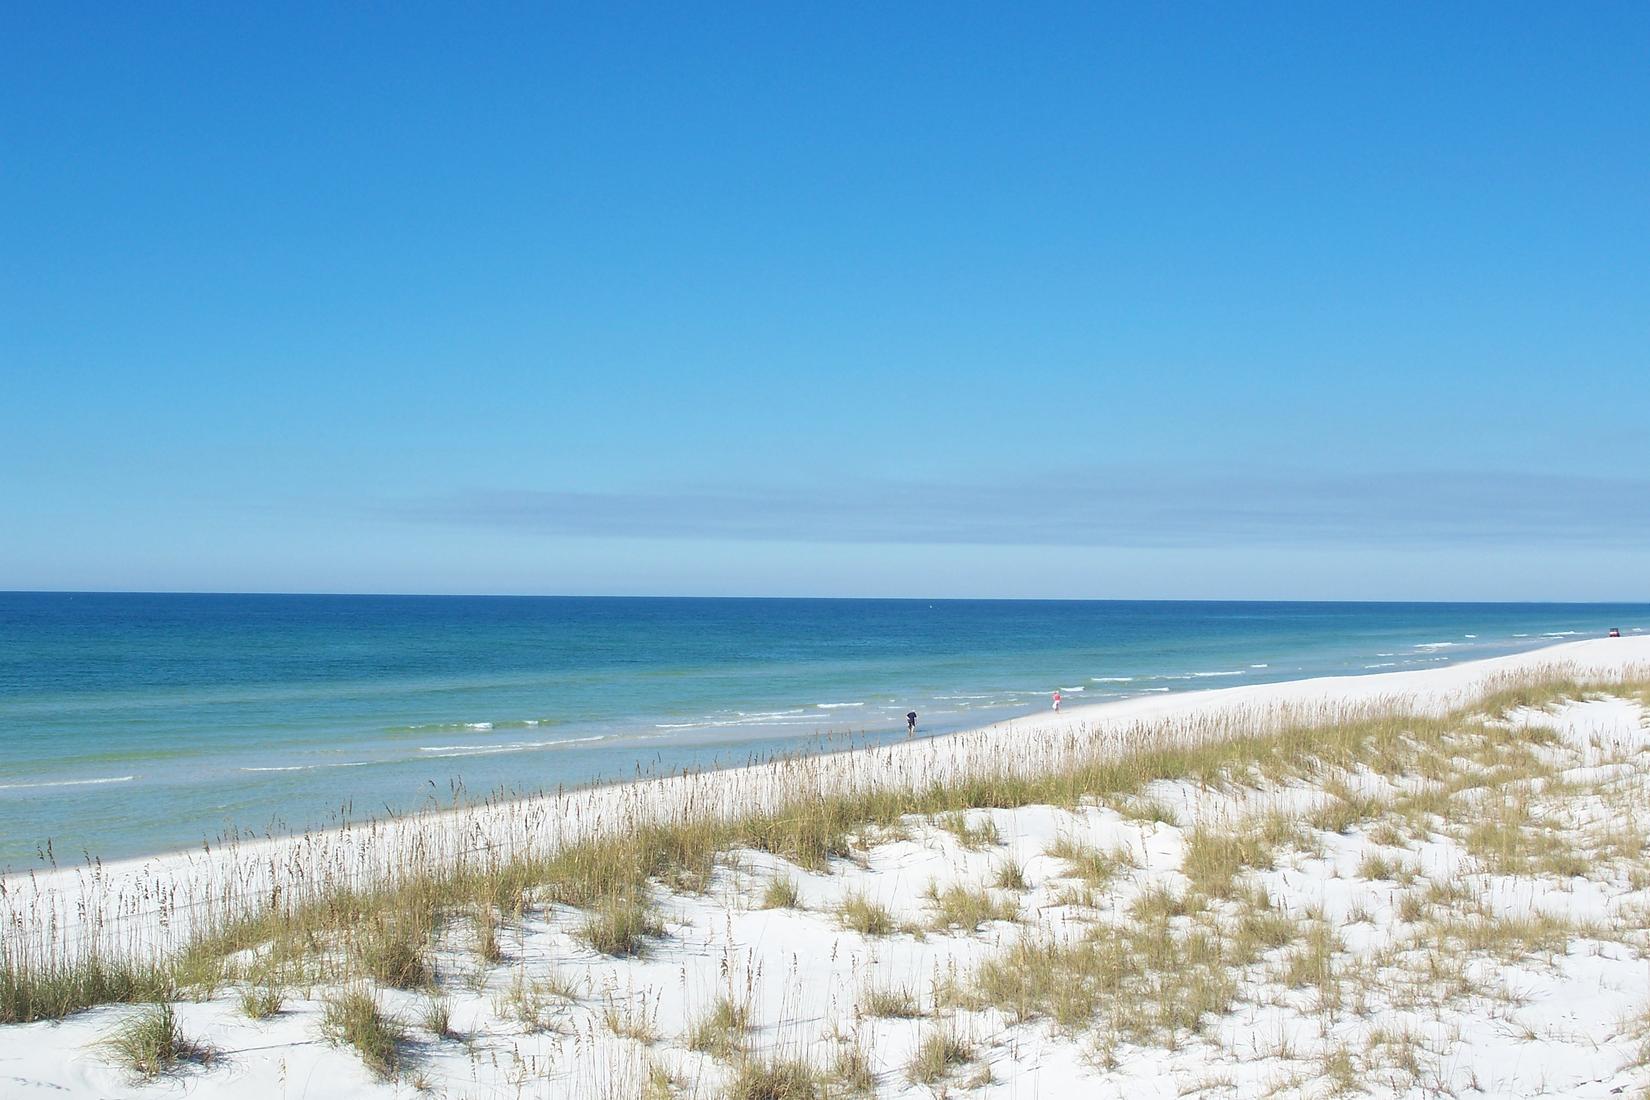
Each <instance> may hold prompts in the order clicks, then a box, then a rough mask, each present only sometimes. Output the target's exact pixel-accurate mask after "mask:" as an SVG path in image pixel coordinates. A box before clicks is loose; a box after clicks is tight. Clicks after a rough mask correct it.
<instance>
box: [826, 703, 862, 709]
mask: <svg viewBox="0 0 1650 1100" xmlns="http://www.w3.org/2000/svg"><path fill="white" fill-rule="evenodd" d="M864 705H865V704H864V703H815V704H814V706H816V707H818V708H819V709H820V710H840V709H842V708H843V707H863V706H864Z"/></svg>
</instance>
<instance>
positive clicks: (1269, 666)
mask: <svg viewBox="0 0 1650 1100" xmlns="http://www.w3.org/2000/svg"><path fill="white" fill-rule="evenodd" d="M1249 667H1250V668H1271V667H1272V666H1271V665H1250V666H1249Z"/></svg>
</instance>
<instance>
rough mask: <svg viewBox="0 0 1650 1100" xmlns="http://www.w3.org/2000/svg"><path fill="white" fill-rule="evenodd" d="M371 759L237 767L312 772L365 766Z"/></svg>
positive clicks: (248, 769) (243, 769) (250, 770)
mask: <svg viewBox="0 0 1650 1100" xmlns="http://www.w3.org/2000/svg"><path fill="white" fill-rule="evenodd" d="M370 763H372V761H371V760H343V761H339V762H338V763H335V764H269V765H266V766H264V767H261V768H260V767H245V768H237V769H235V770H236V771H243V772H312V771H316V770H317V769H320V768H364V767H366V766H367V765H368V764H370Z"/></svg>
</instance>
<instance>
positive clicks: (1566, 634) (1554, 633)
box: [1541, 630, 1581, 638]
mask: <svg viewBox="0 0 1650 1100" xmlns="http://www.w3.org/2000/svg"><path fill="white" fill-rule="evenodd" d="M1580 633H1581V631H1579V630H1549V631H1547V632H1546V633H1545V634H1543V635H1541V636H1542V637H1543V638H1573V637H1575V636H1576V635H1577V634H1580Z"/></svg>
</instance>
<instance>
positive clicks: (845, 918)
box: [836, 894, 895, 936]
mask: <svg viewBox="0 0 1650 1100" xmlns="http://www.w3.org/2000/svg"><path fill="white" fill-rule="evenodd" d="M836 915H837V921H838V923H840V924H841V925H842V927H844V928H846V929H848V930H849V931H850V932H858V933H859V934H860V935H862V936H886V935H889V934H890V933H892V932H893V931H894V927H895V924H894V915H893V914H892V913H890V912H889V911H888V909H887V908H886V907H885V906H882V905H879V904H878V903H876V902H874V901H872V900H871V899H870V898H868V897H866V896H865V895H864V894H850V895H848V896H847V897H846V898H844V899H843V900H842V903H841V904H840V905H838V906H837V911H836Z"/></svg>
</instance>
